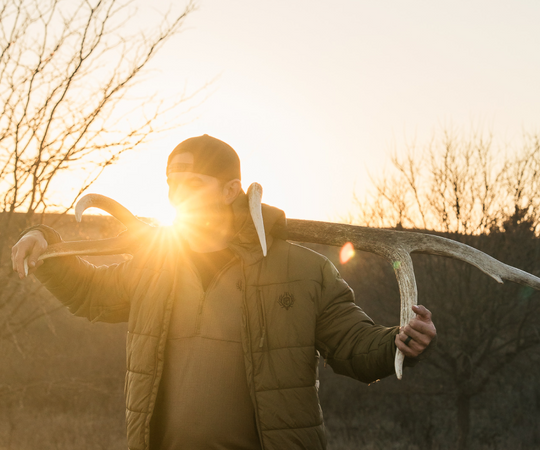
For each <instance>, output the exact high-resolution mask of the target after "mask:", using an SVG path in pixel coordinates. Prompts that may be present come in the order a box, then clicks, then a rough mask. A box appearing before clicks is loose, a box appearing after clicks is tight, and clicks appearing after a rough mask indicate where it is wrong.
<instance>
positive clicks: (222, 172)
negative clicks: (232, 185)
mask: <svg viewBox="0 0 540 450" xmlns="http://www.w3.org/2000/svg"><path fill="white" fill-rule="evenodd" d="M182 153H191V154H192V155H193V166H192V167H191V165H190V167H189V169H188V168H187V167H186V165H185V164H176V163H175V164H171V161H172V159H173V158H174V157H175V156H176V155H180V154H182ZM187 170H189V171H190V172H195V173H200V174H203V175H210V176H211V177H215V178H218V179H220V180H223V181H230V180H234V179H239V180H241V175H240V158H239V157H238V154H237V153H236V152H235V151H234V149H233V148H232V147H231V146H230V145H229V144H226V143H225V142H223V141H220V140H219V139H216V138H215V137H212V136H209V135H207V134H204V135H202V136H196V137H192V138H189V139H186V140H185V141H183V142H181V143H180V144H178V145H177V146H176V148H175V149H174V150H173V151H172V152H171V154H170V155H169V159H168V161H167V175H169V174H170V173H174V172H185V171H187Z"/></svg>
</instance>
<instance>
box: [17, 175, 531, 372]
mask: <svg viewBox="0 0 540 450" xmlns="http://www.w3.org/2000/svg"><path fill="white" fill-rule="evenodd" d="M247 194H248V199H249V203H250V212H251V216H252V218H253V222H254V224H255V227H256V229H257V234H258V236H259V240H260V242H261V247H262V249H263V253H264V254H265V255H266V238H265V232H264V225H263V221H262V211H261V197H262V187H261V186H260V185H259V184H258V183H253V184H252V185H251V186H250V187H249V189H248V192H247ZM90 207H97V208H100V209H103V210H104V211H107V212H108V213H109V214H111V215H113V216H114V217H116V218H117V219H119V220H120V221H121V222H122V223H123V224H124V225H126V226H127V227H128V231H130V233H124V234H122V235H120V236H118V237H116V238H112V239H102V240H97V241H73V242H62V243H59V244H54V245H51V246H50V247H49V248H48V249H47V251H46V252H45V253H43V254H42V255H41V256H40V258H39V259H46V258H52V257H55V256H67V255H112V254H120V253H129V252H130V247H131V246H132V244H133V237H132V236H128V234H129V235H132V232H135V233H138V232H141V231H144V230H147V229H148V228H150V226H149V225H147V224H145V223H144V222H141V221H140V220H139V219H137V218H136V217H135V216H134V215H133V214H131V213H130V212H129V211H128V210H127V209H126V208H124V207H123V206H122V205H120V204H119V203H118V202H115V201H114V200H112V199H110V198H108V197H104V196H102V195H97V194H90V195H86V196H84V197H83V198H82V199H81V200H79V202H78V203H77V206H76V208H75V217H76V218H77V221H79V222H80V220H81V217H82V213H83V212H84V211H85V210H86V209H87V208H90ZM287 234H288V237H287V238H288V239H289V240H292V241H298V242H310V243H315V244H325V245H335V246H343V245H344V244H346V243H347V242H351V243H352V244H353V245H354V247H355V248H356V249H357V250H363V251H366V252H370V253H375V254H377V255H380V256H382V257H384V258H386V259H387V260H389V261H390V262H391V263H392V266H393V268H394V271H395V274H396V278H397V282H398V285H399V292H400V296H401V314H400V324H401V326H405V325H407V324H408V323H409V322H410V320H411V319H412V318H413V315H414V313H413V311H412V308H411V307H412V305H415V304H416V302H417V297H418V292H417V288H416V279H415V277H414V268H413V264H412V260H411V256H410V255H411V253H429V254H432V255H440V256H446V257H449V258H454V259H459V260H461V261H465V262H467V263H469V264H472V265H473V266H475V267H477V268H478V269H480V270H481V271H482V272H484V273H486V274H487V275H489V276H490V277H492V278H494V279H495V280H496V281H497V282H498V283H503V280H509V281H514V282H516V283H520V284H524V285H526V286H530V287H532V288H534V289H537V290H540V278H538V277H535V276H534V275H531V274H529V273H527V272H525V271H523V270H520V269H516V268H515V267H512V266H508V265H506V264H504V263H502V262H500V261H498V260H496V259H495V258H492V257H491V256H489V255H486V254H485V253H483V252H481V251H479V250H477V249H475V248H473V247H470V246H468V245H465V244H461V243H459V242H456V241H453V240H451V239H446V238H443V237H440V236H434V235H430V234H422V233H414V232H409V231H391V230H382V229H377V228H368V227H360V226H355V225H346V224H339V223H328V222H317V221H312V220H298V219H289V220H288V221H287ZM25 263H26V261H25ZM403 359H404V355H403V353H402V352H401V351H400V350H399V349H398V350H397V351H396V359H395V369H396V375H397V377H398V379H401V378H402V375H403Z"/></svg>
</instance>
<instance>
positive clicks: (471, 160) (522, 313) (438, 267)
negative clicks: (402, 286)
mask: <svg viewBox="0 0 540 450" xmlns="http://www.w3.org/2000/svg"><path fill="white" fill-rule="evenodd" d="M409 150H410V151H409V152H408V154H406V155H405V156H404V157H398V156H394V157H393V158H392V164H393V171H392V174H391V175H386V176H384V177H382V178H379V179H376V180H375V182H374V185H375V191H374V193H373V195H372V197H371V198H370V199H369V200H368V201H365V202H359V206H360V207H359V208H358V211H359V212H358V215H357V216H356V220H357V221H358V222H360V223H362V224H367V225H372V226H373V225H375V226H379V227H396V228H416V229H419V230H421V229H427V230H430V232H433V231H436V232H439V233H441V234H442V235H444V236H446V237H450V238H452V239H456V240H459V241H461V242H463V243H466V244H469V245H472V246H474V247H476V248H479V249H480V250H482V251H484V252H486V253H488V254H491V255H492V256H494V257H495V258H497V259H500V260H502V261H505V262H507V263H508V264H511V265H515V266H516V267H520V268H521V269H523V270H526V271H529V272H531V273H534V274H539V273H540V266H539V265H538V261H539V257H540V241H539V239H538V232H539V231H540V230H539V228H540V227H539V226H540V204H539V201H540V199H539V198H538V196H537V195H536V193H537V192H538V191H539V187H540V186H539V183H540V178H539V177H538V170H539V168H540V143H539V139H538V136H528V137H527V136H526V138H525V139H524V145H523V147H522V148H521V149H520V150H519V151H517V152H513V153H511V154H504V153H503V152H501V151H497V150H496V149H495V146H494V143H493V139H492V136H491V135H485V134H484V135H482V134H481V133H476V134H475V133H472V134H471V135H468V136H463V135H459V134H457V133H450V132H443V133H442V135H441V136H439V137H437V138H435V139H434V140H433V141H432V142H431V143H430V144H429V145H427V146H426V147H425V149H423V151H421V152H419V151H418V149H409ZM413 150H414V151H413ZM414 264H415V272H416V274H417V280H418V286H419V300H420V302H422V303H424V304H426V305H427V306H428V308H430V309H431V310H432V312H433V314H434V317H435V321H436V324H437V328H438V334H439V337H440V338H439V344H438V346H437V348H436V351H435V352H434V354H433V355H432V356H431V357H430V358H429V359H428V360H427V361H426V362H427V364H429V365H430V366H431V368H432V370H431V371H430V373H429V379H423V380H422V383H423V387H422V389H419V393H422V394H429V395H439V396H441V397H443V396H444V397H445V398H447V399H451V400H452V401H453V403H454V408H455V411H456V430H457V436H456V437H457V440H456V441H455V445H456V448H459V449H465V448H467V447H468V443H469V441H470V435H471V429H470V424H471V421H472V418H471V414H472V413H473V412H474V404H473V400H474V399H475V398H477V397H478V396H480V395H481V394H483V393H484V392H485V391H486V389H489V387H490V386H492V384H491V383H494V382H495V381H494V380H497V377H498V376H499V375H500V374H501V373H502V372H503V371H504V370H507V369H508V368H509V367H512V366H513V365H515V364H516V361H521V362H522V363H523V360H525V361H526V360H527V358H528V357H529V356H530V354H531V352H534V354H536V355H538V352H539V348H540V345H539V344H540V321H539V320H538V317H539V313H540V302H539V297H538V295H537V294H535V293H534V292H531V291H529V290H527V289H524V288H522V287H520V286H517V285H511V284H510V285H508V286H504V287H500V286H498V285H497V284H496V283H493V282H492V280H490V279H488V277H486V276H485V275H483V274H481V273H480V272H479V271H477V270H475V269H473V268H471V267H470V266H467V265H464V264H461V263H458V262H455V261H450V260H446V259H443V258H433V257H430V258H427V257H424V256H422V255H419V256H415V258H414ZM389 295H395V294H392V292H391V289H390V290H389V291H388V293H387V296H389ZM490 413H491V414H493V415H495V414H496V413H497V411H496V410H495V409H494V410H492V411H490ZM492 431H493V430H492ZM500 431H501V430H496V431H494V433H495V435H497V432H499V433H500ZM499 437H500V436H499Z"/></svg>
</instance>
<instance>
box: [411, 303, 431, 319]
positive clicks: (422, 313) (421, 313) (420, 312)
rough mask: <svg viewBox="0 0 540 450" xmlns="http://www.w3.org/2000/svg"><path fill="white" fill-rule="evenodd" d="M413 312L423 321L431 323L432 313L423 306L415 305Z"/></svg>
mask: <svg viewBox="0 0 540 450" xmlns="http://www.w3.org/2000/svg"><path fill="white" fill-rule="evenodd" d="M412 310H413V311H414V312H415V313H416V315H417V316H418V317H419V318H421V319H422V320H424V321H426V322H428V321H431V311H430V310H429V309H427V308H426V307H425V306H423V305H413V307H412Z"/></svg>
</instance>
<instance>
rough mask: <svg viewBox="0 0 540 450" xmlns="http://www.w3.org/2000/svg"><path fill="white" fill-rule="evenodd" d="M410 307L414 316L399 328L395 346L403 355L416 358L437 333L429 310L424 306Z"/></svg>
mask: <svg viewBox="0 0 540 450" xmlns="http://www.w3.org/2000/svg"><path fill="white" fill-rule="evenodd" d="M412 309H413V311H414V312H415V313H416V317H415V318H414V319H412V320H411V321H410V322H409V324H408V325H406V326H404V327H402V328H401V329H400V330H399V334H398V335H397V336H396V347H397V348H399V349H400V350H401V351H402V352H403V354H404V355H405V356H408V357H409V358H416V357H417V356H418V355H420V353H422V352H423V351H424V350H425V349H426V348H427V346H428V345H429V344H430V342H431V341H432V339H433V338H434V337H435V336H436V335H437V330H436V329H435V325H433V322H432V321H431V312H430V311H429V310H428V309H427V308H426V307H424V306H422V305H418V306H416V305H415V306H413V307H412Z"/></svg>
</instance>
